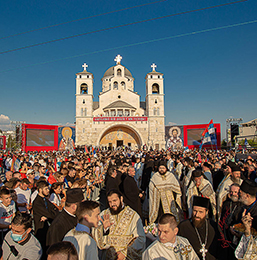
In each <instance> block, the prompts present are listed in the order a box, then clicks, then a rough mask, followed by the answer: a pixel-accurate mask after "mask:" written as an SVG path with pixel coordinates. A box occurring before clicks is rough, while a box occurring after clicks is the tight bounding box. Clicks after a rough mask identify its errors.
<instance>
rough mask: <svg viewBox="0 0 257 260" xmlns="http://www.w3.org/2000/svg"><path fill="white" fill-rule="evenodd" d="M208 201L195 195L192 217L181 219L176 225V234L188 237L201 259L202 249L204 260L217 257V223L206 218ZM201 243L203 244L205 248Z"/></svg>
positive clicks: (218, 237)
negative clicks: (177, 230)
mask: <svg viewBox="0 0 257 260" xmlns="http://www.w3.org/2000/svg"><path fill="white" fill-rule="evenodd" d="M209 203H210V202H209V199H207V198H203V197H196V196H195V197H194V199H193V215H192V218H191V219H187V220H184V221H182V222H181V223H180V224H179V226H178V228H179V232H178V235H179V236H182V237H185V238H187V239H188V241H189V242H190V244H191V245H192V247H193V248H194V250H195V252H196V254H197V255H198V257H199V258H200V259H201V260H202V259H203V254H204V252H203V251H205V254H206V255H205V259H206V260H215V259H219V258H218V254H219V248H220V245H219V240H220V236H219V231H218V226H217V223H216V222H214V221H213V220H211V219H208V218H207V214H208V208H209ZM199 205H200V206H199ZM199 211H202V213H204V212H205V216H204V217H201V216H200V215H199V214H200V213H199ZM206 228H207V230H206ZM197 232H198V233H197ZM199 236H200V238H199ZM202 244H205V248H203V246H202ZM204 249H206V250H207V251H206V250H204Z"/></svg>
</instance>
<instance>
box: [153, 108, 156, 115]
mask: <svg viewBox="0 0 257 260" xmlns="http://www.w3.org/2000/svg"><path fill="white" fill-rule="evenodd" d="M153 115H154V116H156V108H154V109H153Z"/></svg>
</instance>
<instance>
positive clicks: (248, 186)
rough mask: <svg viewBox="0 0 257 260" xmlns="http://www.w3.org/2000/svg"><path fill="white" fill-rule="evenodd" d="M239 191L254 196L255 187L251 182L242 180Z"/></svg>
mask: <svg viewBox="0 0 257 260" xmlns="http://www.w3.org/2000/svg"><path fill="white" fill-rule="evenodd" d="M240 190H241V191H243V192H245V193H248V194H250V195H256V193H257V185H256V183H255V182H253V181H251V180H244V181H243V183H242V184H241V186H240Z"/></svg>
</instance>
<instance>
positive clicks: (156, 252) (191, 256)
mask: <svg viewBox="0 0 257 260" xmlns="http://www.w3.org/2000/svg"><path fill="white" fill-rule="evenodd" d="M177 233H178V227H177V222H176V218H175V216H174V215H172V214H170V213H167V214H164V215H162V216H161V217H160V219H159V223H158V236H159V239H158V240H155V242H153V243H152V244H151V245H150V246H149V247H148V248H147V249H146V250H145V252H144V253H143V258H142V259H143V260H153V259H163V260H169V259H181V260H183V259H185V260H199V258H198V256H197V254H196V253H195V251H194V249H193V248H192V246H191V245H190V243H189V241H188V240H187V239H186V238H184V237H180V236H177Z"/></svg>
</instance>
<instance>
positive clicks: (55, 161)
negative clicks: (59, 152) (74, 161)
mask: <svg viewBox="0 0 257 260" xmlns="http://www.w3.org/2000/svg"><path fill="white" fill-rule="evenodd" d="M54 170H55V172H57V158H56V157H55V159H54Z"/></svg>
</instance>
